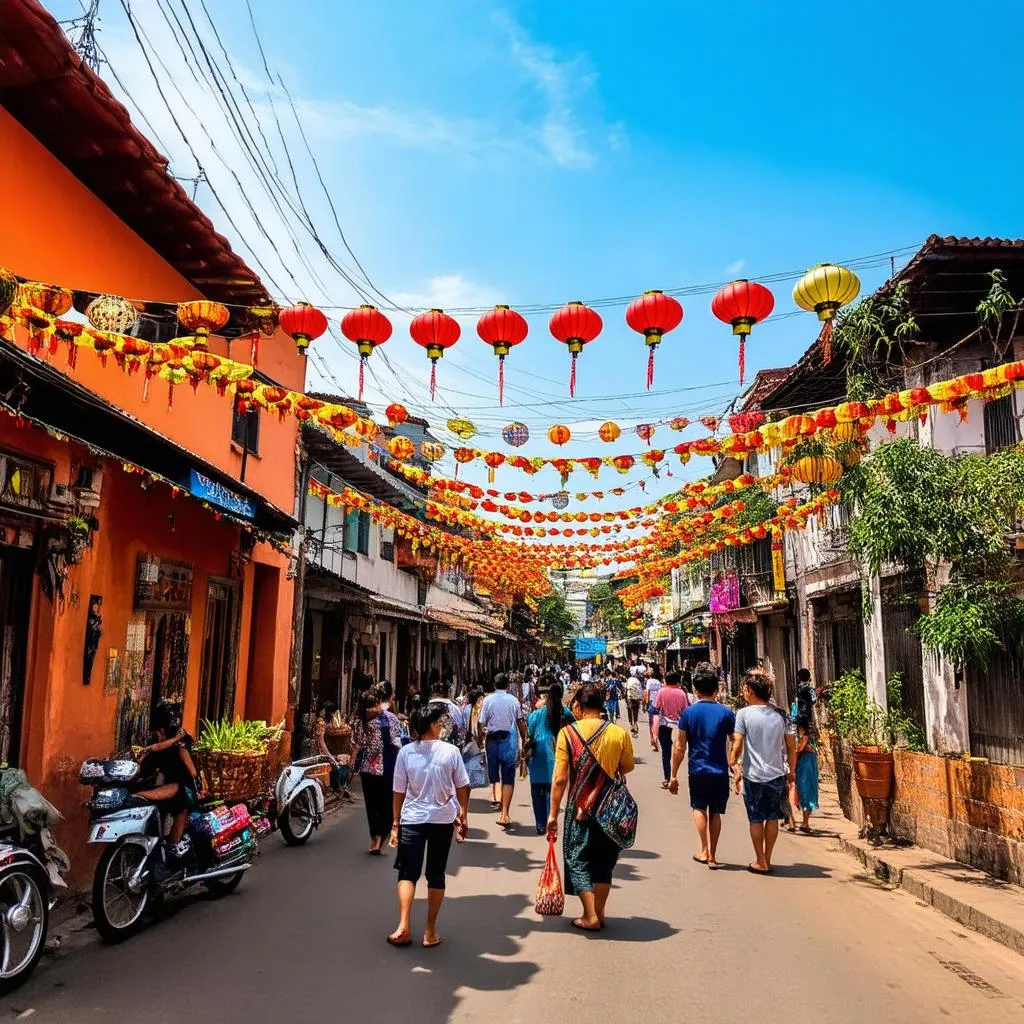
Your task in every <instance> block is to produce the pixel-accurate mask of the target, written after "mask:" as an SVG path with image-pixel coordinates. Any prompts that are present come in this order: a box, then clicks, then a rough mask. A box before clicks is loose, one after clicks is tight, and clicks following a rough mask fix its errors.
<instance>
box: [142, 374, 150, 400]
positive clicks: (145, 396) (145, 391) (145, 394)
mask: <svg viewBox="0 0 1024 1024" xmlns="http://www.w3.org/2000/svg"><path fill="white" fill-rule="evenodd" d="M142 400H143V401H144V402H147V401H149V374H148V373H147V374H146V377H145V379H144V380H143V382H142Z"/></svg>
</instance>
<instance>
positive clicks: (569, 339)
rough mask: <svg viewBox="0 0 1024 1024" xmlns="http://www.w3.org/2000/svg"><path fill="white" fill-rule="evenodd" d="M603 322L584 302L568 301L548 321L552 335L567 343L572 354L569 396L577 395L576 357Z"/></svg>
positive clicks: (592, 338)
mask: <svg viewBox="0 0 1024 1024" xmlns="http://www.w3.org/2000/svg"><path fill="white" fill-rule="evenodd" d="M602 326H604V325H603V323H602V321H601V317H600V315H599V314H598V313H597V312H596V311H595V310H593V309H591V308H590V307H589V306H584V305H583V303H582V302H579V301H573V302H569V303H566V304H565V305H564V306H562V308H561V309H558V310H555V312H554V313H553V314H552V316H551V320H550V322H549V323H548V329H549V330H550V331H551V334H552V336H553V337H554V338H555V339H556V340H557V341H560V342H561V343H562V344H563V345H567V346H568V348H569V352H570V353H571V354H572V369H571V370H570V372H569V397H570V398H574V397H575V396H576V358H577V356H579V354H580V353H581V352H582V351H583V346H584V345H586V344H588V343H589V342H591V341H593V340H594V339H595V338H596V337H597V336H598V335H599V334H600V333H601V328H602Z"/></svg>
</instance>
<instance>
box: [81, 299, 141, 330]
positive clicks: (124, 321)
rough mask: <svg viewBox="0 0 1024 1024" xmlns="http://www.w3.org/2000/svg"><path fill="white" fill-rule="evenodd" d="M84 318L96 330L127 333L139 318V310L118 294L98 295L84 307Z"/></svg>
mask: <svg viewBox="0 0 1024 1024" xmlns="http://www.w3.org/2000/svg"><path fill="white" fill-rule="evenodd" d="M85 318H86V320H88V321H89V323H91V324H92V325H93V327H95V328H96V330H98V331H107V332H108V333H110V334H127V333H128V332H129V331H130V330H131V329H132V328H133V327H134V326H135V323H136V321H137V320H138V319H139V312H138V310H137V309H136V308H135V306H134V305H132V303H130V302H129V301H128V300H127V299H124V298H122V297H121V296H120V295H98V296H97V297H96V298H95V299H93V300H92V302H90V303H89V305H88V306H86V307H85Z"/></svg>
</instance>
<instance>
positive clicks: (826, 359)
mask: <svg viewBox="0 0 1024 1024" xmlns="http://www.w3.org/2000/svg"><path fill="white" fill-rule="evenodd" d="M818 340H819V341H820V342H821V358H822V362H823V363H824V364H825V365H826V366H828V364H829V363H831V362H832V321H831V320H826V321H825V322H824V323H823V324H822V325H821V334H819V335H818Z"/></svg>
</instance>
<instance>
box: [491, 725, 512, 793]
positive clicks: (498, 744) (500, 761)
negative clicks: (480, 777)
mask: <svg viewBox="0 0 1024 1024" xmlns="http://www.w3.org/2000/svg"><path fill="white" fill-rule="evenodd" d="M486 746H487V780H488V782H491V783H495V782H501V784H502V785H503V786H514V785H515V784H516V761H517V760H518V754H519V747H518V745H517V743H516V741H515V739H514V738H513V737H512V734H511V733H508V732H489V733H488V734H487V744H486Z"/></svg>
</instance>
